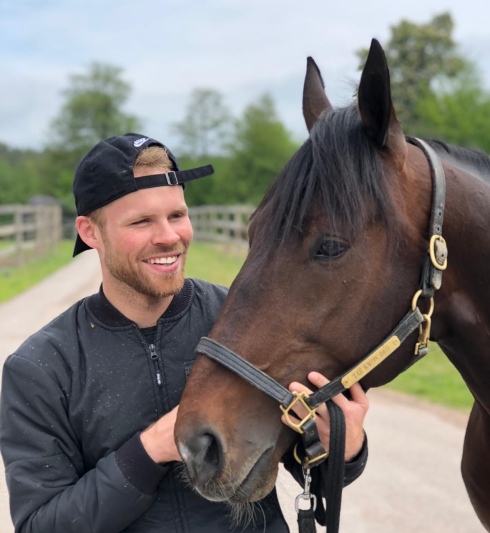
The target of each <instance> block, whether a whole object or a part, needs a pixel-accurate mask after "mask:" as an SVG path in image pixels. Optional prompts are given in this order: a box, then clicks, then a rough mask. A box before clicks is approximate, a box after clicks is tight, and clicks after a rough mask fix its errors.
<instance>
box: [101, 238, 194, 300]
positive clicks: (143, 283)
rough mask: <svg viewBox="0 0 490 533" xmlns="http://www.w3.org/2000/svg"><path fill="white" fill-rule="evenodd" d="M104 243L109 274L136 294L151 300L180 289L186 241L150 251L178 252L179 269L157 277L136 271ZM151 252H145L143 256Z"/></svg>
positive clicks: (170, 294) (154, 253)
mask: <svg viewBox="0 0 490 533" xmlns="http://www.w3.org/2000/svg"><path fill="white" fill-rule="evenodd" d="M105 245H106V246H105V257H104V262H105V266H106V268H107V270H108V271H109V273H110V274H111V276H112V277H113V278H114V279H116V280H117V281H119V282H120V283H123V284H124V285H126V286H127V287H128V288H130V289H132V290H133V291H135V292H137V293H138V294H141V295H143V296H147V297H149V298H151V299H152V300H155V299H156V300H160V299H163V298H168V297H169V296H175V295H176V294H178V293H179V292H180V291H181V290H182V287H183V286H184V280H185V273H184V267H185V260H186V256H187V248H188V246H189V244H188V243H181V244H180V245H178V246H174V247H172V248H171V249H169V248H167V249H165V250H164V249H159V250H154V251H153V252H152V254H153V255H158V254H161V253H171V252H176V253H179V254H180V258H179V259H180V268H179V270H178V271H177V272H172V273H168V274H159V276H158V279H155V277H152V276H150V275H149V274H148V275H145V272H140V271H138V270H137V269H136V268H134V267H133V266H132V265H130V264H129V263H124V262H123V261H121V259H120V258H119V256H118V255H117V254H115V253H113V250H112V247H111V246H110V244H109V243H108V242H105ZM152 254H146V255H145V257H148V256H149V255H152ZM137 261H138V259H137Z"/></svg>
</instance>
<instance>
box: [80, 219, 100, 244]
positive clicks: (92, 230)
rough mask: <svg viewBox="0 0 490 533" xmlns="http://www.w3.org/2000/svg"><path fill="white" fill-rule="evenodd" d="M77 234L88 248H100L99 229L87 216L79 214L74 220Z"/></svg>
mask: <svg viewBox="0 0 490 533" xmlns="http://www.w3.org/2000/svg"><path fill="white" fill-rule="evenodd" d="M75 224H76V226H77V231H78V235H80V238H81V239H82V241H83V242H84V243H85V244H87V245H88V246H90V248H95V249H99V248H100V230H99V229H98V227H97V225H96V224H95V222H94V221H93V220H91V219H90V218H89V217H85V216H81V217H77V218H76V220H75Z"/></svg>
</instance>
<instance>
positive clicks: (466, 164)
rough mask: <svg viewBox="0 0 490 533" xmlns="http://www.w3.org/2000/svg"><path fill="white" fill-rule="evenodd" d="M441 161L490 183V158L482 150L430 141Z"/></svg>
mask: <svg viewBox="0 0 490 533" xmlns="http://www.w3.org/2000/svg"><path fill="white" fill-rule="evenodd" d="M429 144H430V145H431V146H432V148H433V149H434V150H435V151H436V152H437V154H438V155H439V157H440V158H441V159H444V160H445V161H448V162H449V163H451V164H453V165H455V166H456V167H458V168H460V169H462V170H465V171H466V172H470V173H471V174H474V175H475V176H477V177H480V178H483V179H485V180H486V181H490V157H489V156H488V155H487V154H485V153H484V152H482V151H480V150H472V149H470V148H462V147H460V146H452V145H450V144H447V143H445V142H443V141H440V140H437V139H436V140H433V141H429Z"/></svg>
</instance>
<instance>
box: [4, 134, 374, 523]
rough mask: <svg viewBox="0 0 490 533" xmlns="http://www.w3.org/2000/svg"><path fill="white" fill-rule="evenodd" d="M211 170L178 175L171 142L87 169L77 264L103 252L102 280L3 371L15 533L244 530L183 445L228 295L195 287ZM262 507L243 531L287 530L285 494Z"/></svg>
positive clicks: (121, 148)
mask: <svg viewBox="0 0 490 533" xmlns="http://www.w3.org/2000/svg"><path fill="white" fill-rule="evenodd" d="M211 173H212V167H211V166H205V167H200V168H196V169H191V170H180V169H179V166H178V163H177V160H176V159H175V157H174V156H173V155H172V153H171V152H170V151H169V150H168V149H167V148H166V147H165V146H164V145H162V144H161V143H159V142H157V141H155V140H154V139H151V138H149V137H145V136H143V135H138V134H126V135H123V136H119V137H112V138H110V139H106V140H104V141H101V142H99V143H98V144H97V145H96V146H95V147H94V148H93V149H92V150H91V151H90V152H89V153H88V154H87V155H86V156H85V157H84V158H83V159H82V161H81V162H80V164H79V165H78V167H77V170H76V173H75V179H74V184H73V192H74V195H75V201H76V206H77V212H78V215H79V216H78V218H77V221H76V224H77V230H78V235H77V241H76V244H75V250H74V255H77V254H79V253H81V252H83V251H84V250H88V249H90V248H93V249H95V250H97V253H98V255H99V258H100V264H101V269H102V280H103V283H102V286H101V288H100V291H99V293H98V294H95V295H93V296H90V297H88V298H85V299H83V300H81V301H80V302H77V303H76V304H75V305H73V306H72V307H71V308H70V309H68V310H67V311H66V312H64V313H63V314H61V315H60V316H59V317H57V318H56V319H55V320H53V321H52V322H51V323H50V324H48V325H47V326H45V327H44V328H43V329H42V330H41V331H39V332H37V333H35V334H34V335H33V336H31V337H30V338H29V339H28V340H27V341H26V342H25V343H24V344H23V345H22V346H20V347H19V349H18V350H17V351H16V352H15V353H14V354H13V355H11V356H10V357H9V359H8V360H7V362H6V364H5V367H4V370H3V382H2V401H1V412H0V414H1V416H0V422H1V432H0V445H1V451H2V456H3V459H4V463H5V466H6V477H7V483H8V487H9V493H10V507H11V514H12V519H13V522H14V524H15V531H16V533H48V532H49V533H88V532H91V533H119V532H127V533H167V532H168V533H197V532H203V533H206V532H210V533H218V532H223V533H224V532H228V531H230V530H232V529H233V527H234V523H233V521H232V518H231V516H230V509H229V508H228V507H227V505H226V504H225V503H212V502H209V501H207V500H204V499H203V498H202V497H201V496H199V495H198V494H197V493H195V492H193V490H192V489H191V488H190V487H189V486H188V484H187V483H186V481H185V479H183V477H182V474H181V468H180V461H181V458H180V455H179V453H178V451H177V448H176V445H175V442H174V425H175V419H176V414H177V409H178V404H179V402H180V398H181V395H182V391H183V389H184V386H185V383H186V379H187V376H188V374H189V372H190V369H191V367H192V365H193V362H194V360H195V347H196V345H197V343H198V341H199V339H200V338H201V337H202V336H204V335H207V334H208V333H209V331H210V330H211V327H212V325H213V323H214V321H215V319H216V317H217V315H218V312H219V310H220V308H221V305H222V303H223V301H224V299H225V297H226V293H227V291H226V289H225V288H223V287H219V286H216V285H213V284H211V283H207V282H204V281H201V280H194V279H186V278H185V276H184V266H185V260H186V255H187V250H188V248H189V244H190V242H191V240H192V226H191V222H190V220H189V215H188V210H187V206H186V203H185V200H184V184H185V183H186V182H188V181H191V180H194V179H197V178H200V177H203V176H207V175H209V174H211ZM320 378H322V379H323V377H322V376H320ZM358 392H359V394H358V396H357V401H347V400H345V401H346V402H347V407H346V408H343V409H344V412H346V413H347V415H349V413H350V416H347V417H346V418H347V419H348V420H350V422H349V421H348V422H347V426H348V427H347V435H348V436H347V438H348V444H347V446H348V447H349V446H350V448H349V449H351V450H352V454H351V455H356V454H357V455H356V457H354V460H353V461H351V462H350V463H349V465H348V467H347V468H346V482H350V481H352V480H353V479H355V477H357V476H358V475H359V474H360V473H361V472H362V470H363V467H364V464H365V459H366V445H365V444H363V434H362V422H363V419H364V415H365V412H366V410H367V403H366V400H365V396H364V395H363V393H362V391H358ZM196 401H203V399H202V398H196ZM325 411H326V410H325ZM278 416H279V414H278ZM319 418H321V416H320V417H319ZM322 423H323V428H324V431H326V432H327V433H328V421H326V420H325V421H323V422H322ZM319 431H320V433H321V434H322V430H321V426H320V427H319ZM325 441H326V442H328V435H327V437H326V438H325ZM359 449H360V451H359ZM349 458H350V456H349ZM298 468H300V467H299V465H297V468H296V469H298ZM254 505H255V506H256V509H257V513H256V516H255V520H254V521H252V522H250V523H249V524H247V525H239V526H238V529H237V530H239V531H242V532H244V533H249V532H252V531H265V530H266V531H268V532H272V533H286V532H287V531H289V529H288V526H287V524H286V522H285V521H284V518H283V516H282V513H281V510H280V508H279V504H278V501H277V496H276V493H275V491H273V492H272V493H271V494H270V495H269V496H267V497H266V498H265V499H264V500H262V501H260V502H257V503H256V504H254Z"/></svg>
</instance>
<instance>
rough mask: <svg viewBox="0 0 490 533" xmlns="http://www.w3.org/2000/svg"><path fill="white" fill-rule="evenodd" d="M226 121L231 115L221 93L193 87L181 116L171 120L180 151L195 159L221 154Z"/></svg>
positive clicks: (227, 128) (226, 133) (229, 121)
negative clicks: (178, 139)
mask: <svg viewBox="0 0 490 533" xmlns="http://www.w3.org/2000/svg"><path fill="white" fill-rule="evenodd" d="M230 125H231V115H230V112H229V111H228V108H227V107H226V105H225V104H224V102H223V96H222V95H221V93H219V92H218V91H216V90H214V89H194V90H193V91H192V93H191V97H190V101H189V104H188V106H187V111H186V114H185V116H184V118H183V119H182V121H180V122H176V123H174V124H173V130H174V131H175V132H176V133H177V134H178V135H179V137H180V139H181V144H180V153H181V154H182V155H184V156H186V157H193V158H196V159H202V158H206V157H209V156H210V155H212V154H222V152H223V149H224V142H225V139H226V137H227V135H228V134H229V129H230Z"/></svg>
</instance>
